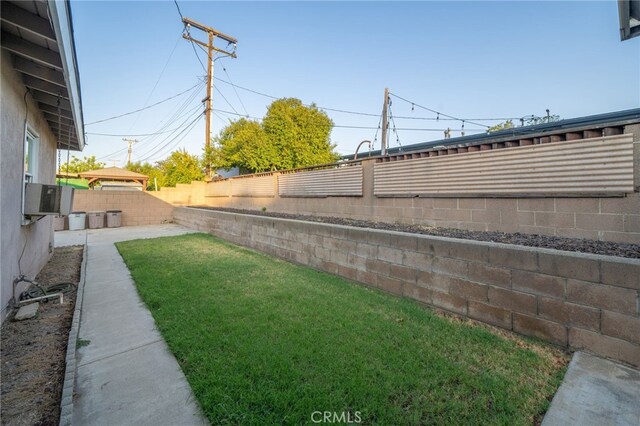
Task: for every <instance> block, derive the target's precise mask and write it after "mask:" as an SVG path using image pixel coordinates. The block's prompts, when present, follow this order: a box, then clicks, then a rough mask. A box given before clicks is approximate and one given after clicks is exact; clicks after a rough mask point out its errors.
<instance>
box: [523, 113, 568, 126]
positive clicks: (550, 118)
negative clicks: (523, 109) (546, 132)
mask: <svg viewBox="0 0 640 426" xmlns="http://www.w3.org/2000/svg"><path fill="white" fill-rule="evenodd" d="M555 121H560V116H559V115H556V114H551V115H545V116H544V117H538V116H535V115H532V116H531V117H529V118H528V119H525V120H524V124H525V126H532V125H534V124H544V123H553V122H555Z"/></svg>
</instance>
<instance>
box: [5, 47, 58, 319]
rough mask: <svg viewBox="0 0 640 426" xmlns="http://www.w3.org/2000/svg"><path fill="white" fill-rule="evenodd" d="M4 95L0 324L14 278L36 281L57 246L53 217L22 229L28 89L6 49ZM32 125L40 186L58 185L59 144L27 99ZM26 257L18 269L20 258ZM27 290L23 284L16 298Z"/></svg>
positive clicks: (36, 108) (28, 119)
mask: <svg viewBox="0 0 640 426" xmlns="http://www.w3.org/2000/svg"><path fill="white" fill-rule="evenodd" d="M1 68H2V79H1V86H0V92H1V93H2V96H1V103H0V113H1V116H0V142H1V147H0V191H1V192H0V195H1V197H0V232H1V234H0V237H1V238H0V239H1V242H2V244H1V248H0V262H1V269H0V309H1V310H2V311H1V314H0V320H1V321H4V318H5V317H6V315H7V313H8V309H7V304H8V303H9V300H10V299H11V297H12V295H13V280H14V279H15V278H16V277H17V276H18V275H19V274H20V271H21V272H22V274H24V275H26V276H27V277H28V278H33V277H35V275H36V274H37V273H38V272H39V271H40V269H42V267H43V266H44V265H45V264H46V263H47V261H48V260H49V258H50V256H51V253H52V247H53V223H52V217H51V216H46V217H44V218H43V219H41V220H39V221H38V222H36V223H33V224H31V225H26V226H22V225H21V221H22V216H21V209H22V185H23V170H22V169H23V155H24V154H23V149H24V132H25V113H26V112H27V111H26V110H25V102H24V94H25V92H26V88H25V87H24V85H23V84H22V80H21V78H20V76H19V75H18V74H17V73H16V72H15V71H14V69H13V64H12V59H11V56H10V55H9V54H8V53H7V52H6V51H4V50H3V51H2V57H1ZM27 105H28V107H27V109H28V114H27V122H28V123H29V126H30V127H31V128H32V129H33V130H35V131H36V132H37V133H38V136H39V138H40V141H39V148H38V173H37V182H39V183H54V182H55V169H56V142H55V138H54V136H53V134H52V133H51V131H50V130H49V127H48V125H47V123H46V121H45V120H44V118H43V116H42V114H41V113H40V110H39V109H38V107H37V105H36V103H35V102H34V101H33V100H32V98H31V97H30V96H29V95H27ZM23 248H24V255H23V256H22V260H21V262H20V267H19V266H18V259H19V258H20V254H21V253H22V251H23ZM23 289H24V287H23V286H19V287H18V288H17V289H16V295H18V294H20V291H22V290H23Z"/></svg>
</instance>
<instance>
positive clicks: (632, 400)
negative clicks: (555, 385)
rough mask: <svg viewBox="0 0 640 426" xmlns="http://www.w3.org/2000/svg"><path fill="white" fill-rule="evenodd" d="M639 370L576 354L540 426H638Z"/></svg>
mask: <svg viewBox="0 0 640 426" xmlns="http://www.w3.org/2000/svg"><path fill="white" fill-rule="evenodd" d="M639 401H640V371H638V370H636V369H633V368H630V367H627V366H624V365H621V364H617V363H615V362H612V361H609V360H606V359H602V358H598V357H596V356H593V355H589V354H586V353H584V352H576V353H575V354H574V356H573V359H572V360H571V363H570V364H569V369H568V371H567V374H566V375H565V377H564V381H563V382H562V385H561V386H560V389H558V392H557V393H556V395H555V397H554V398H553V401H552V402H551V407H549V411H547V414H546V415H545V417H544V420H543V422H542V425H543V426H555V425H568V424H570V425H581V426H602V425H616V426H626V425H629V426H637V425H640V402H639Z"/></svg>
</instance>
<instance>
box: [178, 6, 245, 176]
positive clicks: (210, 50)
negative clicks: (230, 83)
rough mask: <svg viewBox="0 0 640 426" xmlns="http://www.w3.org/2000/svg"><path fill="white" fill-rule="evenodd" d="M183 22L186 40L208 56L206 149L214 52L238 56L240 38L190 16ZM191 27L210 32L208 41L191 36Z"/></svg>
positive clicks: (209, 132) (183, 35) (210, 109)
mask: <svg viewBox="0 0 640 426" xmlns="http://www.w3.org/2000/svg"><path fill="white" fill-rule="evenodd" d="M182 22H183V23H184V25H185V29H186V34H182V38H184V39H185V40H189V41H191V42H193V43H196V44H198V45H199V46H202V47H204V48H205V49H206V52H207V58H208V61H209V62H208V66H207V97H206V98H205V101H206V108H205V119H206V123H205V133H204V146H205V149H206V148H209V145H210V144H211V111H212V109H213V61H214V58H213V56H214V52H218V53H222V54H223V55H226V56H231V57H232V58H237V56H236V46H237V44H238V40H236V39H235V38H233V37H231V36H229V35H226V34H224V33H221V32H220V31H218V30H215V29H213V28H211V27H208V26H206V25H203V24H201V23H199V22H196V21H194V20H192V19H189V18H183V19H182ZM191 27H195V28H197V29H199V30H201V31H204V32H205V33H207V34H208V42H207V43H204V42H202V41H200V40H196V39H194V38H193V37H191V34H190V33H189V28H191ZM216 38H220V39H222V40H224V41H226V42H227V47H228V46H229V45H233V50H231V51H227V50H223V49H219V48H217V47H215V46H214V45H213V43H214V41H215V39H216ZM208 174H209V167H208V166H207V175H208Z"/></svg>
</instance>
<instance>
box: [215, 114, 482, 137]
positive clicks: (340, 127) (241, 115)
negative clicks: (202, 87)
mask: <svg viewBox="0 0 640 426" xmlns="http://www.w3.org/2000/svg"><path fill="white" fill-rule="evenodd" d="M212 111H217V112H220V113H223V114H229V115H235V116H239V117H245V118H250V119H252V120H258V121H261V120H262V119H261V118H259V117H253V116H245V115H243V114H239V113H237V112H231V111H226V110H223V109H219V108H214V109H213V110H212ZM333 127H334V128H338V129H363V130H377V129H380V126H378V127H373V126H351V125H343V124H334V125H333ZM396 130H402V131H419V132H443V131H445V130H447V129H431V128H429V129H425V128H413V127H397V128H396ZM450 130H452V131H467V132H485V130H480V129H463V128H460V129H450Z"/></svg>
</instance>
